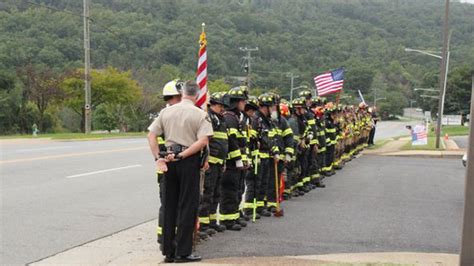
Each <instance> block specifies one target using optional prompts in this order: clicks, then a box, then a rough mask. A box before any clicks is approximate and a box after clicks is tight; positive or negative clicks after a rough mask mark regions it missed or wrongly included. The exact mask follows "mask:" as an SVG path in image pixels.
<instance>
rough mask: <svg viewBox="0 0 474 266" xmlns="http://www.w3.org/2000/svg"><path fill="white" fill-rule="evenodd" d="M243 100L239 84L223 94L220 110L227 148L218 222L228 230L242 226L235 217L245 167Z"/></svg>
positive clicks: (244, 103) (238, 213) (244, 95)
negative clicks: (222, 115) (223, 103)
mask: <svg viewBox="0 0 474 266" xmlns="http://www.w3.org/2000/svg"><path fill="white" fill-rule="evenodd" d="M246 101H247V94H246V93H245V91H244V90H243V89H242V88H240V87H235V88H232V89H230V90H229V92H228V93H227V95H226V102H228V107H227V108H226V111H225V112H224V118H225V123H226V125H227V135H228V143H229V151H228V154H227V160H226V171H225V172H224V175H223V176H222V180H221V201H220V222H221V224H223V225H224V226H225V227H226V229H227V230H232V231H240V230H241V229H242V225H243V223H242V222H241V220H240V219H239V218H240V212H239V205H240V202H239V191H240V184H241V179H242V178H243V177H244V176H243V175H244V173H245V168H246V167H248V162H247V161H246V154H245V152H246V148H245V145H246V141H245V138H244V137H243V136H244V133H243V130H244V125H243V123H242V112H243V111H244V110H245V105H246Z"/></svg>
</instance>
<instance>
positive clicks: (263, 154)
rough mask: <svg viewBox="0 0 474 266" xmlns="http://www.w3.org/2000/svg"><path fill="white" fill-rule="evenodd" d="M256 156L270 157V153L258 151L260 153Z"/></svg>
mask: <svg viewBox="0 0 474 266" xmlns="http://www.w3.org/2000/svg"><path fill="white" fill-rule="evenodd" d="M258 156H259V157H260V158H262V159H268V158H270V154H268V152H260V153H259V154H258Z"/></svg>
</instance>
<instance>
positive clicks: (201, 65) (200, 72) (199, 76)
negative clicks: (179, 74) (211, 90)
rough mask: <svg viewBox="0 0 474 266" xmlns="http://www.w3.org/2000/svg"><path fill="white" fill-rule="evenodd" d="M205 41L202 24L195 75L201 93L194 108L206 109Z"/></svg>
mask: <svg viewBox="0 0 474 266" xmlns="http://www.w3.org/2000/svg"><path fill="white" fill-rule="evenodd" d="M206 48H207V39H206V33H205V32H204V23H203V24H202V32H201V36H200V38H199V61H198V69H197V73H196V82H197V84H199V88H200V89H201V92H200V93H199V98H198V100H197V101H196V106H198V107H200V108H205V107H206V100H207V51H206Z"/></svg>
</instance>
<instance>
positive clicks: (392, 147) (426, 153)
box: [362, 137, 465, 158]
mask: <svg viewBox="0 0 474 266" xmlns="http://www.w3.org/2000/svg"><path fill="white" fill-rule="evenodd" d="M408 141H410V137H404V138H400V139H397V140H394V139H392V140H391V141H389V142H388V143H386V144H385V145H383V146H382V147H380V148H378V149H374V150H370V149H366V150H364V151H363V152H362V153H363V154H370V155H372V154H373V155H382V156H408V157H428V158H461V157H462V156H463V155H464V153H465V150H463V149H459V147H458V145H457V144H456V142H454V141H453V140H451V139H449V140H444V139H443V145H444V146H445V147H446V150H439V151H438V150H402V147H403V146H404V145H405V144H406V143H407V142H408Z"/></svg>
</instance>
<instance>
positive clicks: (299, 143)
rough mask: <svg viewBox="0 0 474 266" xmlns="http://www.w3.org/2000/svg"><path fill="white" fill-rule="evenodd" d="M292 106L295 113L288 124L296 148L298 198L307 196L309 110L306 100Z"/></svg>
mask: <svg viewBox="0 0 474 266" xmlns="http://www.w3.org/2000/svg"><path fill="white" fill-rule="evenodd" d="M291 106H292V110H293V111H292V114H291V117H290V118H289V119H288V123H289V124H290V127H291V129H292V132H293V139H294V142H295V146H296V150H295V156H294V157H295V159H294V161H295V163H294V178H293V180H294V181H293V182H294V184H293V188H292V196H294V197H298V196H303V195H304V194H305V187H304V185H303V178H304V177H305V176H306V172H307V160H306V157H305V156H307V152H308V149H309V147H308V145H309V142H307V140H306V137H305V134H306V132H307V129H308V126H307V121H306V112H307V109H306V103H305V99H304V98H297V99H294V100H293V101H292V102H291ZM306 192H308V191H306Z"/></svg>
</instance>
